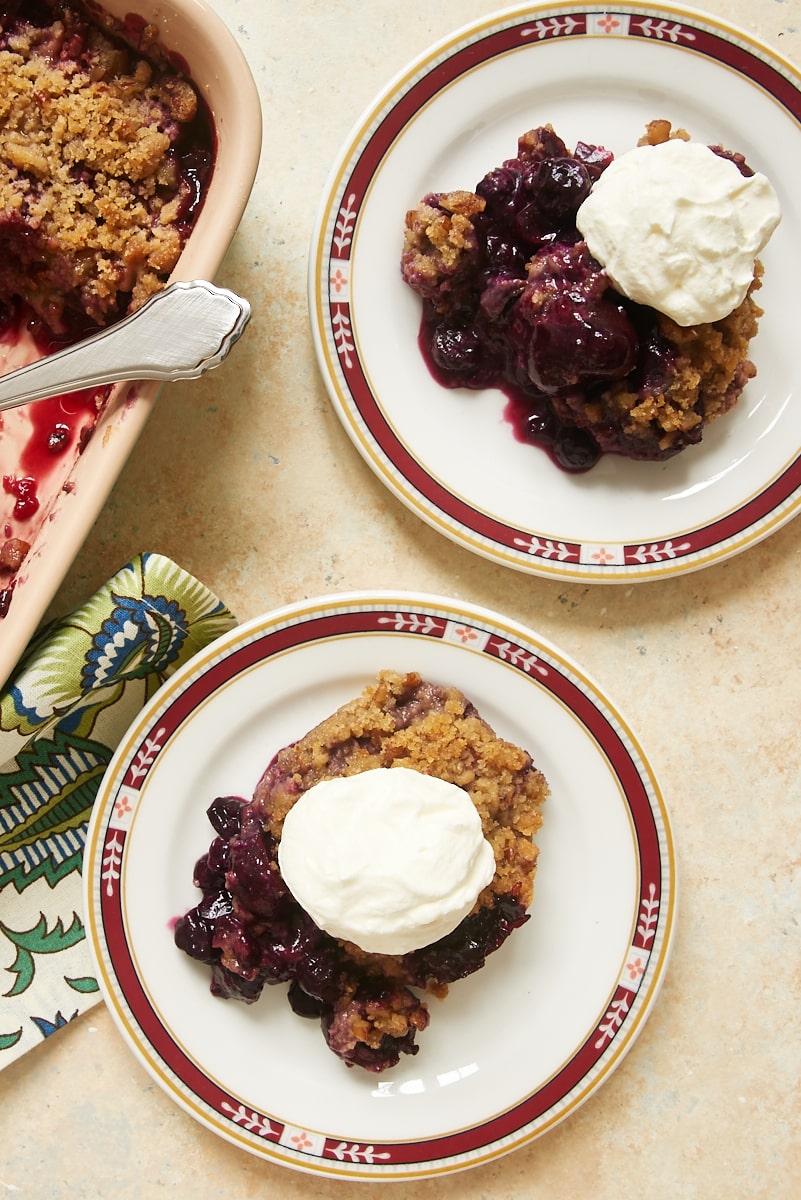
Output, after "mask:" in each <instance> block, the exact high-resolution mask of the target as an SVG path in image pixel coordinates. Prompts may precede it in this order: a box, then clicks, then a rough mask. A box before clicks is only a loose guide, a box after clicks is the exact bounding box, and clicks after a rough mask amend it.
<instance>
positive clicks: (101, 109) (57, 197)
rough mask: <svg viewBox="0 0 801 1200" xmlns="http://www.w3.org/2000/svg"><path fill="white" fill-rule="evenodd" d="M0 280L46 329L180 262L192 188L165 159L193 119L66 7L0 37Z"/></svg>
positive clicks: (170, 84)
mask: <svg viewBox="0 0 801 1200" xmlns="http://www.w3.org/2000/svg"><path fill="white" fill-rule="evenodd" d="M0 75H1V76H2V80H3V87H2V90H1V91H0V130H1V131H2V152H1V153H0V246H2V249H3V257H4V259H5V261H4V263H3V265H2V268H1V269H0V285H1V290H2V294H3V296H4V297H8V296H9V295H18V296H20V297H22V298H23V299H24V300H25V301H26V302H27V303H28V304H29V305H30V306H31V308H33V310H34V311H35V312H36V313H37V315H38V316H40V317H41V318H42V319H43V320H44V321H45V323H46V324H47V325H48V326H49V327H50V328H53V329H58V328H59V327H60V325H61V323H62V319H63V315H64V309H65V307H66V306H68V307H71V308H77V309H79V310H81V311H82V312H84V313H85V314H86V316H87V317H88V318H89V319H90V320H91V321H93V322H95V323H96V324H99V325H102V324H105V323H106V322H107V321H108V320H109V319H110V318H111V317H112V316H114V315H117V310H118V307H119V305H120V301H121V299H124V301H125V303H126V305H127V306H128V307H130V309H134V308H136V307H138V306H139V305H141V304H142V303H143V302H144V301H145V300H146V299H147V298H148V297H149V296H150V295H152V294H153V293H154V292H155V291H157V290H159V289H160V288H161V287H163V285H164V282H165V281H166V279H167V277H168V276H169V273H170V272H171V271H172V269H173V268H174V266H175V264H176V262H177V260H178V257H179V255H180V253H181V250H182V247H183V243H184V240H185V235H186V230H185V229H184V228H182V225H181V218H182V216H183V215H184V213H185V210H186V208H187V205H188V203H189V201H190V192H191V183H190V181H188V180H186V179H185V178H184V177H183V176H182V173H181V170H180V162H179V159H178V157H177V155H176V154H175V146H176V143H177V142H178V141H179V139H180V138H181V136H182V130H184V129H185V128H186V127H188V126H189V125H191V123H192V122H193V121H194V120H195V118H196V116H197V113H198V100H197V96H196V94H195V90H194V88H193V87H192V85H191V83H190V82H189V81H188V80H187V79H184V78H182V77H180V76H176V75H174V74H165V73H163V72H162V71H161V70H159V69H156V68H155V67H154V65H153V64H152V63H151V62H149V61H148V60H147V59H146V58H144V57H138V56H137V55H136V54H134V53H133V52H132V51H130V50H129V49H128V48H127V47H125V46H123V45H122V44H121V43H120V42H118V41H116V40H112V39H111V38H109V37H108V36H107V35H106V34H105V33H104V32H102V31H101V30H100V29H99V28H97V27H96V26H93V25H91V24H89V23H88V22H87V19H86V17H85V16H83V15H82V14H81V12H80V11H79V10H78V9H77V8H75V7H73V6H70V5H54V6H52V21H51V22H50V23H48V24H41V23H39V24H37V23H35V22H32V21H28V20H26V19H24V18H22V19H19V20H17V21H14V22H9V23H8V27H7V28H5V29H0Z"/></svg>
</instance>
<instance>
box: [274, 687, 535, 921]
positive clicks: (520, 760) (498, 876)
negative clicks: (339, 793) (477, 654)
mask: <svg viewBox="0 0 801 1200" xmlns="http://www.w3.org/2000/svg"><path fill="white" fill-rule="evenodd" d="M393 766H402V767H409V768H411V769H413V770H416V771H421V772H422V773H423V774H426V775H435V776H437V777H438V778H440V779H444V780H446V781H447V782H448V783H454V784H457V785H458V786H459V787H462V788H464V790H465V791H466V792H467V793H468V795H469V796H470V798H471V800H472V801H473V803H474V804H475V806H476V809H477V810H478V813H479V815H480V817H481V822H482V825H483V828H484V836H485V837H486V839H487V841H488V842H489V843H490V845H491V846H492V848H493V851H494V853H495V877H494V879H493V880H492V882H491V883H490V884H489V886H488V887H487V888H485V889H484V891H483V892H482V893H481V895H480V896H479V898H478V901H477V907H478V906H480V905H482V904H491V903H492V897H493V895H498V894H510V895H513V896H514V897H515V898H516V899H518V900H519V901H520V902H521V903H522V904H523V905H524V906H525V907H528V905H529V904H530V903H531V899H532V896H533V890H534V874H535V870H536V864H537V855H538V850H537V847H536V845H535V844H534V842H533V840H532V839H533V837H534V835H535V834H536V832H537V830H538V829H539V828H540V825H541V824H542V814H541V811H540V810H541V807H542V805H543V803H544V802H545V800H546V798H547V796H548V785H547V783H546V781H545V778H544V776H543V775H542V773H541V772H540V771H539V770H537V768H536V767H535V766H534V764H533V762H532V759H531V756H530V755H529V754H528V753H527V751H525V750H523V749H521V748H520V747H519V746H515V745H513V744H512V743H511V742H508V741H505V740H504V739H503V738H500V737H498V736H497V734H495V732H494V731H493V730H492V729H491V727H490V726H489V725H488V724H487V722H486V721H485V720H484V719H483V718H482V717H481V716H480V715H479V714H478V712H477V711H476V709H475V708H474V707H473V705H472V704H470V702H469V701H468V700H467V699H466V698H465V697H464V696H463V695H462V693H461V692H460V691H458V690H457V689H456V688H453V687H438V686H436V685H432V684H430V683H427V682H425V681H423V680H422V678H421V677H420V675H418V674H416V673H414V672H410V673H408V674H404V675H401V674H399V673H397V672H394V671H382V672H381V673H380V675H379V676H378V679H377V681H376V682H375V683H373V684H371V685H370V686H368V687H367V688H365V690H364V691H363V692H362V694H361V695H360V696H358V697H357V698H355V699H354V700H351V701H349V702H348V703H347V704H344V705H343V706H342V707H341V708H339V709H338V710H337V711H336V712H335V713H333V714H332V715H331V716H330V717H327V718H326V719H325V720H323V721H321V722H320V724H319V725H317V726H316V727H315V728H314V729H312V730H311V731H310V732H309V733H307V734H306V736H305V737H303V738H301V739H300V741H298V742H296V743H294V745H291V746H288V747H286V748H285V749H283V750H281V751H280V752H279V754H278V755H277V757H276V759H275V763H274V766H271V768H268V770H267V772H266V773H265V775H264V777H263V778H262V780H261V781H260V783H259V784H258V785H257V788H256V791H255V794H254V800H256V801H259V802H260V803H261V804H262V805H263V806H264V811H265V814H266V817H267V819H266V822H265V824H266V828H267V829H268V831H269V832H270V833H271V834H272V835H273V836H274V837H276V838H280V836H281V829H282V827H283V822H284V817H285V816H286V814H287V812H288V811H289V809H290V808H291V807H292V805H293V804H294V803H295V802H296V800H297V799H298V797H299V796H300V794H301V793H302V792H305V791H307V790H308V789H309V788H310V787H312V786H313V785H314V784H315V783H318V782H319V781H320V780H322V779H327V778H331V777H332V776H339V775H356V774H359V773H360V772H362V771H369V770H374V769H375V768H376V767H393ZM276 780H278V782H277V783H276Z"/></svg>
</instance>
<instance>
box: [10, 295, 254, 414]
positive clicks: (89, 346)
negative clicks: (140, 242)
mask: <svg viewBox="0 0 801 1200" xmlns="http://www.w3.org/2000/svg"><path fill="white" fill-rule="evenodd" d="M249 320H250V305H249V304H248V302H247V300H243V299H242V298H241V296H237V295H235V294H234V292H229V291H228V290H227V289H226V288H219V287H216V286H215V285H214V284H212V283H207V282H206V281H205V280H200V279H197V280H193V281H192V282H190V283H172V284H170V285H169V287H166V288H165V289H164V291H163V292H157V293H156V295H155V296H151V297H150V299H149V300H148V301H147V303H145V304H143V305H142V307H141V308H140V309H138V310H137V311H136V312H135V313H131V315H130V316H128V317H125V318H124V319H123V320H122V321H119V322H118V323H117V324H116V325H111V326H109V328H108V329H101V330H100V332H99V333H95V334H93V335H92V336H91V337H88V338H85V339H84V340H83V341H81V342H77V343H76V344H75V345H74V346H68V347H67V348H66V349H65V350H59V351H58V353H56V354H50V355H48V356H47V357H46V358H42V359H39V360H38V361H37V362H34V363H30V365H29V366H27V367H20V368H19V369H18V370H16V371H10V372H9V373H8V374H7V375H4V376H2V377H0V411H2V410H4V409H7V408H15V407H16V406H17V405H19V404H27V403H29V402H30V401H31V400H42V399H44V397H45V396H58V395H60V394H61V393H62V392H75V391H79V390H80V389H82V388H88V387H101V386H102V385H104V384H108V383H121V382H123V381H124V380H137V379H160V380H163V381H164V382H165V383H171V382H174V381H175V380H178V379H197V378H198V377H199V376H200V375H204V374H205V373H206V372H207V371H210V370H212V368H214V367H217V366H219V364H220V363H221V362H222V361H223V360H224V359H225V358H226V357H227V356H228V353H229V351H230V349H231V347H232V346H233V345H234V343H235V342H237V341H238V340H239V338H240V337H241V336H242V333H243V332H244V329H245V326H246V325H247V323H248V321H249Z"/></svg>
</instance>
